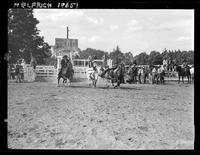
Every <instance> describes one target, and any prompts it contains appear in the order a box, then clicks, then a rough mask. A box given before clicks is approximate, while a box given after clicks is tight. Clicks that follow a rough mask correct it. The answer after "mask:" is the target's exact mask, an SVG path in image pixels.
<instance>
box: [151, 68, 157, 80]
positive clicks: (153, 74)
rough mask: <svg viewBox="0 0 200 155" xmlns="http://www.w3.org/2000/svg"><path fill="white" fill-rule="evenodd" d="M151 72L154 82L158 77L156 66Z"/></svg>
mask: <svg viewBox="0 0 200 155" xmlns="http://www.w3.org/2000/svg"><path fill="white" fill-rule="evenodd" d="M151 72H152V84H154V82H155V78H156V74H157V69H156V66H153V69H152V71H151Z"/></svg>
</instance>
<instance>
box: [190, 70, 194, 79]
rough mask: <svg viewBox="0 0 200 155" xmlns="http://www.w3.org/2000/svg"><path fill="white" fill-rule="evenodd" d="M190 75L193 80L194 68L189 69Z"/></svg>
mask: <svg viewBox="0 0 200 155" xmlns="http://www.w3.org/2000/svg"><path fill="white" fill-rule="evenodd" d="M190 74H191V78H192V80H194V67H192V68H190Z"/></svg>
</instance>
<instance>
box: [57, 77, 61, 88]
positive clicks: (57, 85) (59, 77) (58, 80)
mask: <svg viewBox="0 0 200 155" xmlns="http://www.w3.org/2000/svg"><path fill="white" fill-rule="evenodd" d="M59 83H60V77H58V85H57V86H58V87H60V85H59Z"/></svg>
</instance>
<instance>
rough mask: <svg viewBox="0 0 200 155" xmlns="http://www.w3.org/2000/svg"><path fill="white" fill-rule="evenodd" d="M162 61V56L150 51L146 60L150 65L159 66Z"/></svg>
mask: <svg viewBox="0 0 200 155" xmlns="http://www.w3.org/2000/svg"><path fill="white" fill-rule="evenodd" d="M162 61H163V60H162V55H161V54H160V53H159V52H157V51H151V53H150V55H149V60H148V62H149V64H150V65H161V64H162Z"/></svg>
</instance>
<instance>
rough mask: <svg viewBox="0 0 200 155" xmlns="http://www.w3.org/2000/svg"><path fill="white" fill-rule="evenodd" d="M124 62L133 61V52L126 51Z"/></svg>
mask: <svg viewBox="0 0 200 155" xmlns="http://www.w3.org/2000/svg"><path fill="white" fill-rule="evenodd" d="M124 62H125V64H126V65H129V64H131V63H133V54H132V53H131V52H127V53H124Z"/></svg>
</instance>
